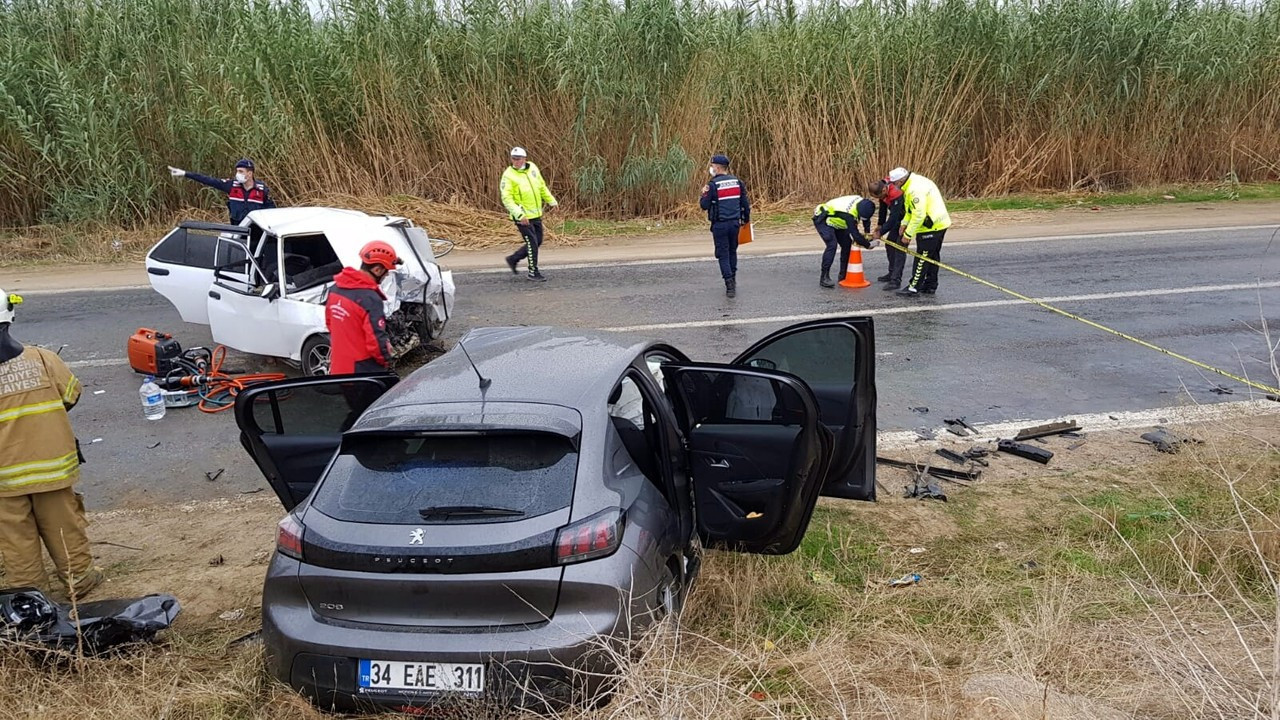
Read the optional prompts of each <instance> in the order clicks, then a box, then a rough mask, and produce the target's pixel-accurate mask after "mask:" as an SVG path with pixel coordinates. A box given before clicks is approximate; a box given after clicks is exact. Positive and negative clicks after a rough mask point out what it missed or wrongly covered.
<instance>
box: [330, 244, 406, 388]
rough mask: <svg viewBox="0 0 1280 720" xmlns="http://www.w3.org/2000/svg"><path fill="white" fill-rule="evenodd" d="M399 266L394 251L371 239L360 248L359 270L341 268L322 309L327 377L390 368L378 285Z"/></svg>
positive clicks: (388, 345) (384, 320)
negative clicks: (326, 335)
mask: <svg viewBox="0 0 1280 720" xmlns="http://www.w3.org/2000/svg"><path fill="white" fill-rule="evenodd" d="M400 263H401V260H400V258H399V256H397V255H396V251H395V248H393V247H391V246H390V245H389V244H387V243H385V242H382V241H381V240H374V241H373V242H370V243H367V244H366V245H365V246H364V247H362V248H360V269H358V270H357V269H356V268H343V270H342V272H340V273H338V277H337V278H336V281H335V283H334V286H333V288H332V289H330V290H329V300H328V302H327V304H326V306H325V324H326V325H328V327H329V344H330V348H331V349H330V351H329V352H330V354H329V374H330V375H351V374H353V373H378V372H386V371H387V369H388V368H389V367H390V365H391V341H390V340H389V339H388V337H387V316H386V313H385V312H384V311H383V305H382V304H383V303H384V302H386V299H387V298H386V296H385V295H383V294H382V290H381V288H379V285H380V284H381V283H382V279H383V278H385V277H386V276H387V273H389V272H391V271H392V270H394V269H395V267H396V266H397V265H399V264H400Z"/></svg>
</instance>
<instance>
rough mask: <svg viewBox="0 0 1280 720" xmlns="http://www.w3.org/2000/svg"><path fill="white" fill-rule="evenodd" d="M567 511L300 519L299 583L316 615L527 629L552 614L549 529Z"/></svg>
mask: <svg viewBox="0 0 1280 720" xmlns="http://www.w3.org/2000/svg"><path fill="white" fill-rule="evenodd" d="M568 518H569V510H568V508H565V509H563V510H560V511H556V512H552V513H547V514H545V515H543V516H540V517H536V518H532V519H529V520H524V521H516V522H502V523H483V524H465V525H459V524H456V523H452V524H443V525H439V524H437V525H426V524H421V525H394V524H387V525H362V524H353V523H344V522H341V521H338V520H335V519H333V518H331V517H329V516H327V515H325V514H323V513H321V512H318V511H316V510H314V509H309V510H308V511H307V512H306V513H305V515H304V518H303V522H304V527H305V529H304V531H303V538H304V539H303V565H302V568H301V570H300V580H301V582H302V587H303V591H304V592H305V593H306V595H307V599H308V601H309V602H310V604H311V606H312V608H313V609H314V610H315V612H316V613H318V614H319V615H321V616H323V617H327V618H331V619H336V620H345V621H348V622H357V623H368V624H375V625H393V626H417V627H437V628H468V627H494V626H506V625H530V624H536V623H540V622H544V621H546V620H548V619H550V618H551V617H552V616H553V615H554V614H555V608H556V602H557V600H558V596H559V589H560V578H561V574H562V572H563V568H562V567H561V566H559V565H557V563H556V561H555V557H554V552H555V549H554V542H555V536H556V529H557V528H558V527H560V526H561V525H564V524H565V523H566V522H567V521H568Z"/></svg>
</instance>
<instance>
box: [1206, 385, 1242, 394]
mask: <svg viewBox="0 0 1280 720" xmlns="http://www.w3.org/2000/svg"><path fill="white" fill-rule="evenodd" d="M1209 392H1211V393H1213V394H1214V395H1235V394H1236V392H1235V391H1234V390H1232V389H1231V388H1229V387H1223V386H1222V385H1215V386H1213V387H1211V388H1209Z"/></svg>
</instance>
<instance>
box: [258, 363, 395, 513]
mask: <svg viewBox="0 0 1280 720" xmlns="http://www.w3.org/2000/svg"><path fill="white" fill-rule="evenodd" d="M397 379H398V378H397V377H396V376H395V375H393V374H391V373H385V374H378V375H336V376H330V377H319V378H315V377H312V378H297V379H291V380H280V381H277V382H271V383H263V384H262V385H255V386H253V387H251V388H249V389H248V390H245V391H244V392H242V393H240V394H239V395H238V396H237V397H236V409H235V413H236V425H238V426H240V444H241V445H243V446H244V449H245V450H247V451H248V452H249V455H250V456H251V457H252V458H253V461H254V462H255V463H257V464H258V469H259V470H261V471H262V474H263V475H264V476H266V478H267V482H268V483H269V484H270V485H271V489H272V490H274V491H275V493H276V495H277V496H279V498H280V502H282V503H284V507H285V509H286V510H292V509H293V508H294V506H296V505H297V504H298V503H300V502H302V501H303V500H305V499H306V498H307V496H308V495H310V494H311V490H312V489H314V488H315V486H316V482H317V481H319V480H320V475H321V474H322V473H323V472H324V470H325V468H326V467H328V466H329V461H330V460H332V459H333V456H334V454H335V453H336V452H337V451H338V446H339V445H340V444H341V442H342V433H343V432H345V431H346V430H347V429H348V428H350V427H351V426H352V425H353V424H354V423H355V421H356V420H358V419H359V418H360V416H361V415H363V414H364V411H365V410H367V409H368V407H369V406H370V405H372V404H373V401H375V400H377V399H378V398H380V397H382V394H383V393H385V392H386V391H387V390H389V389H391V387H392V386H393V385H395V384H396V381H397Z"/></svg>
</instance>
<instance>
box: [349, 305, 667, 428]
mask: <svg viewBox="0 0 1280 720" xmlns="http://www.w3.org/2000/svg"><path fill="white" fill-rule="evenodd" d="M655 344H656V342H655V341H653V340H650V339H645V338H636V337H635V336H628V335H623V334H617V333H605V332H593V331H589V330H576V329H571V328H556V327H496V328H481V329H478V330H473V331H471V332H470V333H467V335H466V336H465V337H464V338H462V341H461V342H460V343H459V345H458V346H455V347H454V348H453V349H452V350H450V351H449V352H447V353H445V354H444V355H442V356H440V357H439V358H437V359H435V360H433V361H431V362H430V363H428V364H427V365H425V366H423V367H421V368H419V369H418V370H416V371H414V372H413V373H412V374H411V375H409V377H407V378H405V379H404V380H401V381H400V382H399V383H398V384H397V385H396V386H395V387H394V388H392V389H391V390H390V391H389V392H388V393H387V394H386V395H384V396H383V397H382V398H380V399H379V400H378V401H377V402H376V403H374V405H373V406H372V407H371V408H369V411H370V413H373V412H374V411H376V410H387V409H390V408H393V407H397V406H406V405H430V404H433V403H457V402H479V401H481V400H483V401H485V402H515V403H543V404H547V405H561V406H564V407H568V408H573V409H575V410H578V411H579V412H581V413H582V414H583V416H584V418H586V417H587V416H588V415H589V414H594V413H596V412H604V411H605V410H606V406H607V404H608V398H609V394H610V393H611V392H612V391H613V388H614V385H615V383H616V381H617V379H618V378H619V377H620V376H621V375H622V373H623V372H624V371H625V370H626V368H627V366H629V365H630V364H631V363H632V362H633V361H634V360H635V359H636V357H637V356H639V355H640V354H641V353H643V352H644V351H645V350H647V349H648V348H650V347H652V346H653V345H655ZM463 345H465V350H466V353H469V354H470V355H471V359H472V360H473V361H474V362H475V365H476V368H477V369H479V371H480V373H481V374H482V375H483V376H484V377H485V378H487V379H488V380H490V381H491V384H490V385H489V387H488V388H487V389H486V390H485V391H484V392H483V393H482V392H481V389H480V382H479V379H478V378H477V377H476V371H475V370H473V369H472V367H471V363H469V362H468V361H467V356H466V354H464V352H463V349H464V348H462V347H460V346H463Z"/></svg>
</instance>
